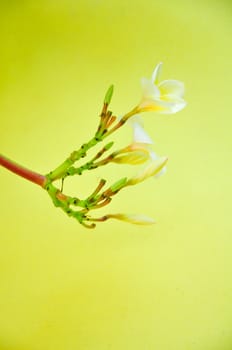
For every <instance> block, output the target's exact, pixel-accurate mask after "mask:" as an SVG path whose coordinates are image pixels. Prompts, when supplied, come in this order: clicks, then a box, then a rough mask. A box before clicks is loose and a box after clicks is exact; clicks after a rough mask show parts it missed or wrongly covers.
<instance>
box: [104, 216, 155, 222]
mask: <svg viewBox="0 0 232 350" xmlns="http://www.w3.org/2000/svg"><path fill="white" fill-rule="evenodd" d="M107 219H117V220H121V221H126V222H129V223H131V224H136V225H153V224H154V223H155V220H154V219H152V218H149V217H148V216H145V215H142V214H138V215H136V214H109V215H107Z"/></svg>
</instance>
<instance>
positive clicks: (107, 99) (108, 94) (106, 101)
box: [104, 85, 114, 105]
mask: <svg viewBox="0 0 232 350" xmlns="http://www.w3.org/2000/svg"><path fill="white" fill-rule="evenodd" d="M113 92H114V85H110V87H109V89H108V90H107V92H106V95H105V99H104V104H107V105H109V104H110V101H111V98H112V96H113Z"/></svg>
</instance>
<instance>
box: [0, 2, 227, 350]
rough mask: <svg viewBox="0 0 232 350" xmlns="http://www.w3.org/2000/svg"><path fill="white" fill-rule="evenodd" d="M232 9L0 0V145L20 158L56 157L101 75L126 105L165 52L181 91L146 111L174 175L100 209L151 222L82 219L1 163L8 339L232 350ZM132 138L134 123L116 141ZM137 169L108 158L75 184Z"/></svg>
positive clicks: (111, 347) (85, 132)
mask: <svg viewBox="0 0 232 350" xmlns="http://www.w3.org/2000/svg"><path fill="white" fill-rule="evenodd" d="M231 10H232V8H231V4H230V2H229V1H214V0H212V1H206V0H205V1H200V0H199V1H181V0H179V1H178V0H174V1H171V0H169V1H156V0H153V1H152V0H145V1H138V0H135V1H125V2H124V1H117V0H113V1H112V0H111V1H100V0H92V1H91V0H87V1H86V0H85V1H84V0H83V1H74V0H57V1H55V0H53V1H52V0H48V1H45V0H44V1H33V0H30V1H29V0H28V1H20V0H18V1H16V0H15V1H13V0H12V1H1V3H0V35H1V41H0V118H1V128H0V145H1V152H3V154H5V155H7V156H8V157H10V158H13V159H15V160H16V161H18V162H20V163H21V164H23V165H25V166H28V167H30V168H32V169H34V170H37V171H40V172H42V173H46V172H48V171H49V170H51V169H52V168H54V167H55V166H57V165H58V164H59V163H60V162H61V161H63V159H65V157H66V156H67V155H68V154H69V153H70V152H71V151H72V150H74V149H76V148H78V146H79V145H81V144H82V143H83V142H85V141H87V140H88V139H89V138H90V137H91V136H92V134H93V132H94V130H95V127H96V126H97V123H98V114H99V111H100V109H101V106H102V99H103V97H104V94H105V91H106V89H107V88H108V86H109V85H110V84H111V83H114V84H115V93H114V98H113V101H112V106H111V108H112V109H113V111H114V112H115V113H116V114H118V115H121V114H122V113H125V112H127V111H128V110H129V109H130V108H132V107H133V106H134V105H135V104H136V103H137V102H138V101H139V99H140V93H141V88H140V81H139V80H140V78H141V77H142V76H147V77H148V76H149V75H150V74H151V72H152V70H153V68H154V66H155V65H156V64H157V63H158V62H160V61H163V62H164V66H163V72H162V79H170V78H174V79H179V80H182V81H184V82H185V84H186V91H187V92H186V99H187V101H188V106H187V108H186V109H185V110H183V111H182V112H180V113H178V114H176V115H173V116H165V115H157V114H155V113H147V114H145V115H144V120H145V126H146V130H147V131H148V132H149V133H150V135H151V136H152V137H153V138H154V140H155V142H156V144H155V149H156V151H157V153H158V154H160V155H168V157H169V163H168V172H167V174H166V175H165V176H163V177H161V178H160V179H158V180H156V181H154V180H152V179H150V180H149V181H147V182H146V183H143V184H141V185H139V186H136V187H133V188H129V189H128V190H125V191H124V192H121V193H119V194H118V195H117V196H116V197H115V199H114V201H113V203H112V204H111V205H110V206H109V207H106V208H105V210H103V211H102V212H103V213H109V212H112V213H113V212H127V213H140V212H141V213H145V214H147V215H150V216H153V217H155V218H156V220H157V224H156V225H154V226H152V227H145V228H144V227H137V226H133V225H129V224H126V223H122V222H116V221H111V222H107V223H103V224H99V225H98V226H97V228H96V229H95V230H93V231H90V230H86V229H84V228H82V227H81V226H80V225H79V224H78V223H76V222H75V221H74V220H72V219H69V218H68V217H66V216H65V215H64V214H63V213H62V212H61V211H60V210H58V209H55V208H54V207H53V205H52V203H51V201H50V199H49V198H48V196H47V195H46V193H45V192H43V191H42V190H41V189H40V188H39V187H37V186H34V185H33V184H31V183H29V182H27V181H24V180H23V179H21V178H19V177H17V176H14V175H13V174H11V173H10V172H8V171H7V170H5V169H1V201H0V206H1V235H0V349H1V350H53V349H54V350H74V349H75V350H76V349H80V350H119V349H120V350H121V349H122V350H200V349H202V350H203V349H204V350H230V349H231V348H232V277H231V272H232V257H231V251H232V249H231V248H232V229H231V228H232V225H231V194H232V193H231V175H232V171H231V169H232V167H231V146H232V142H231V127H232V123H231V68H232V67H231V61H232V60H231V37H232V27H231V17H232V14H231ZM130 137H131V134H130V131H129V129H128V130H127V128H126V127H125V130H122V132H120V133H119V136H117V137H116V139H117V141H118V144H125V145H126V144H127V143H129V142H130ZM112 139H114V137H112ZM133 171H135V170H134V169H133ZM128 172H129V173H131V169H130V168H129V167H123V166H117V165H114V166H112V167H110V168H107V169H101V171H96V172H93V173H91V174H85V175H83V177H81V178H74V179H72V181H71V182H70V184H68V185H67V186H66V189H67V190H69V191H70V192H71V193H73V194H76V195H77V196H78V195H79V196H86V195H87V194H88V193H89V192H90V191H91V190H92V188H93V186H94V185H95V184H96V183H97V181H98V180H99V179H100V177H101V176H103V177H105V176H107V178H108V179H109V183H111V182H112V181H114V180H116V179H117V178H118V177H119V176H121V175H122V176H123V175H126V174H127V173H128Z"/></svg>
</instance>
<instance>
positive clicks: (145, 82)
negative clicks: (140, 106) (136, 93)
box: [141, 78, 160, 98]
mask: <svg viewBox="0 0 232 350" xmlns="http://www.w3.org/2000/svg"><path fill="white" fill-rule="evenodd" d="M141 85H142V90H143V97H144V98H156V97H157V98H158V97H160V91H159V89H158V87H157V86H156V85H155V84H153V82H152V81H151V79H147V78H142V79H141Z"/></svg>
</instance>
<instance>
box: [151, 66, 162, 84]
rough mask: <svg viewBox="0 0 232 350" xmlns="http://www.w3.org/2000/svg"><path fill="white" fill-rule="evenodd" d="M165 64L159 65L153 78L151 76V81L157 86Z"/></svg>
mask: <svg viewBox="0 0 232 350" xmlns="http://www.w3.org/2000/svg"><path fill="white" fill-rule="evenodd" d="M162 65H163V63H162V62H160V63H159V64H157V66H156V67H155V69H154V71H153V73H152V76H151V81H152V83H153V84H157V83H158V81H159V77H160V74H161V68H162Z"/></svg>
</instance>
